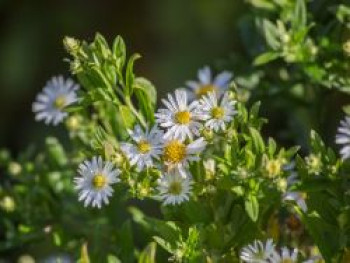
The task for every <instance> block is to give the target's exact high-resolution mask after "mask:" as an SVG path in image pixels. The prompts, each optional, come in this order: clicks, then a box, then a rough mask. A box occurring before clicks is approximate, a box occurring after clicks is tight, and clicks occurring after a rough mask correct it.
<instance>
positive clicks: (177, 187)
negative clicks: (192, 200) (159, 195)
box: [168, 181, 182, 195]
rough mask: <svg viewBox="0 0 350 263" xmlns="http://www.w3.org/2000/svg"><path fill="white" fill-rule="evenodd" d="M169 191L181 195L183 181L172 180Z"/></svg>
mask: <svg viewBox="0 0 350 263" xmlns="http://www.w3.org/2000/svg"><path fill="white" fill-rule="evenodd" d="M168 192H169V194H172V195H180V194H181V192H182V184H181V182H178V181H173V182H171V184H170V185H169V190H168Z"/></svg>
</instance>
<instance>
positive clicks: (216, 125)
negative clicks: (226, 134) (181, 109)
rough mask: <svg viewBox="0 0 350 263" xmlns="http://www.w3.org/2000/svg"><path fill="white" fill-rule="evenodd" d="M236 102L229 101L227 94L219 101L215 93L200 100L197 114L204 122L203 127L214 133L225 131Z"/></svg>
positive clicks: (234, 112)
mask: <svg viewBox="0 0 350 263" xmlns="http://www.w3.org/2000/svg"><path fill="white" fill-rule="evenodd" d="M235 104H236V101H234V100H230V98H229V96H228V93H225V94H224V96H223V98H222V99H221V101H220V102H219V99H218V97H217V95H216V93H215V92H210V93H209V94H208V95H205V96H203V97H202V99H201V100H200V105H199V107H198V114H199V115H200V118H201V119H202V120H204V121H205V127H206V128H209V129H211V130H214V131H215V132H218V131H219V130H220V129H221V130H225V129H226V123H228V122H230V121H232V119H233V115H235V114H236V113H237V111H235V108H234V106H235Z"/></svg>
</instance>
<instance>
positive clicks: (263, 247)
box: [240, 239, 275, 263]
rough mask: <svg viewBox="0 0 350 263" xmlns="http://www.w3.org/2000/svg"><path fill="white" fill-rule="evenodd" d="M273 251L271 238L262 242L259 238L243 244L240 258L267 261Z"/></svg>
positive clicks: (258, 261)
mask: <svg viewBox="0 0 350 263" xmlns="http://www.w3.org/2000/svg"><path fill="white" fill-rule="evenodd" d="M274 252H275V244H274V243H273V241H272V239H268V240H267V241H266V243H265V244H264V243H263V242H262V241H260V240H255V241H254V244H249V245H247V246H245V247H244V248H243V249H242V251H241V255H240V257H241V259H242V260H243V261H244V262H249V263H267V262H269V261H268V260H269V259H270V258H271V257H272V256H273V254H274Z"/></svg>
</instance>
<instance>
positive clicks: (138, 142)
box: [121, 125, 164, 171]
mask: <svg viewBox="0 0 350 263" xmlns="http://www.w3.org/2000/svg"><path fill="white" fill-rule="evenodd" d="M128 132H129V134H130V137H131V139H132V141H133V143H122V144H121V150H122V151H123V152H124V154H125V155H126V157H127V158H128V159H129V161H130V164H131V165H136V166H137V169H138V170H139V171H141V170H143V169H144V168H145V167H151V166H153V159H159V156H160V154H161V153H162V143H163V136H164V134H163V132H162V131H161V130H159V129H158V128H157V126H154V127H153V128H152V129H151V130H150V131H149V129H148V128H146V131H143V130H142V129H141V127H140V126H139V125H136V126H135V128H134V130H133V131H130V130H129V131H128Z"/></svg>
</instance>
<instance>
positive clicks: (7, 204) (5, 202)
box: [0, 196, 16, 213]
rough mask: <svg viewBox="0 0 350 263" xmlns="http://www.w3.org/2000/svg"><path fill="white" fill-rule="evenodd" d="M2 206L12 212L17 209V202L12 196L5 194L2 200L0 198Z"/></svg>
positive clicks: (0, 205)
mask: <svg viewBox="0 0 350 263" xmlns="http://www.w3.org/2000/svg"><path fill="white" fill-rule="evenodd" d="M0 207H1V208H2V209H3V210H4V211H6V212H8V213H11V212H13V211H15V209H16V203H15V201H14V200H13V198H12V197H11V196H4V197H3V198H2V199H1V200H0Z"/></svg>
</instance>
